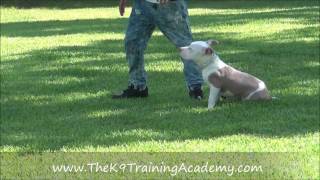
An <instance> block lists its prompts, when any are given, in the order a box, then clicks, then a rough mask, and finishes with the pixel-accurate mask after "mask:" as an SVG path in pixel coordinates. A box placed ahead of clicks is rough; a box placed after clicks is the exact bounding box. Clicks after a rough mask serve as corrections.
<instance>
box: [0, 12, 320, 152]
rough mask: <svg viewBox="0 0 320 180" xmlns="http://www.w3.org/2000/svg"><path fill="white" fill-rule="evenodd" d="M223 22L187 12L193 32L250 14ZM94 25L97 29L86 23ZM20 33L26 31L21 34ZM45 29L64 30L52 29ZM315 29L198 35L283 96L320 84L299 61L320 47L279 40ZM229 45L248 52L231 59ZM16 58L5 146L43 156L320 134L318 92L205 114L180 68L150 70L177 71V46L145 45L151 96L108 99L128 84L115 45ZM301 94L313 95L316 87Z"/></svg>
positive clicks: (84, 27)
mask: <svg viewBox="0 0 320 180" xmlns="http://www.w3.org/2000/svg"><path fill="white" fill-rule="evenodd" d="M306 11H307V10H306ZM299 12H300V11H299ZM299 12H298V14H299ZM270 16H272V17H274V18H275V17H277V15H274V16H273V15H272V14H271V15H270ZM291 16H292V15H291V13H290V17H291ZM223 17H224V16H220V15H216V16H202V17H198V16H193V17H192V19H193V22H194V23H193V25H194V26H203V25H204V24H203V23H205V22H208V21H211V20H212V22H213V23H217V24H219V23H223V21H225V20H226V21H232V20H233V22H234V23H241V22H242V21H243V19H246V20H247V21H251V20H252V19H250V18H253V17H254V15H252V17H251V15H250V16H249V15H243V16H242V15H228V16H226V17H225V18H226V19H223ZM249 17H250V18H249ZM199 18H201V19H205V21H203V20H201V21H200V19H199ZM265 18H267V17H265ZM125 22H126V21H125V20H123V19H114V20H104V19H96V20H93V21H87V20H79V21H66V22H65V21H63V22H34V23H24V22H20V23H9V24H4V26H3V27H2V28H3V29H4V30H3V31H2V32H1V33H3V34H2V35H4V36H10V37H15V36H22V37H34V36H51V35H59V34H72V33H95V32H98V33H101V32H120V30H119V31H117V30H116V31H114V28H117V29H118V28H119V29H123V28H124V27H125ZM91 23H93V24H97V26H93V27H92V26H91V25H92V24H91ZM106 24H107V25H106ZM50 26H51V27H50ZM18 27H23V28H24V29H25V33H23V31H22V30H19V28H18ZM89 27H90V28H89ZM16 28H18V29H16ZM50 28H52V29H55V28H56V29H60V30H59V31H55V30H52V31H49V30H48V29H50ZM31 29H32V30H33V31H31ZM313 30H314V29H310V28H303V29H299V30H287V31H283V32H279V33H276V34H273V35H272V36H270V37H267V38H266V37H262V38H261V37H260V38H255V39H252V38H243V39H241V40H234V39H232V38H230V37H232V35H233V34H232V33H230V34H218V33H214V32H202V33H195V34H194V36H195V38H197V39H209V38H212V37H214V38H216V39H219V40H220V41H221V42H224V44H223V45H222V46H220V47H218V49H219V50H221V57H222V59H224V60H225V61H226V62H227V63H231V64H232V65H233V66H235V67H238V68H241V69H242V70H245V71H248V72H250V73H252V74H254V75H257V76H258V77H260V78H261V79H263V80H265V81H266V82H267V84H268V85H269V88H270V89H271V91H276V90H277V91H278V90H279V91H281V90H282V89H295V88H299V86H300V85H299V84H298V85H297V82H308V81H312V82H313V81H317V80H318V76H317V75H318V74H319V68H318V66H306V64H305V63H306V62H310V63H313V62H317V59H318V57H319V54H318V53H319V50H317V49H318V47H319V44H318V42H317V41H311V42H304V41H284V42H279V41H277V40H278V37H285V39H287V40H290V39H291V38H293V37H294V36H291V35H292V34H295V35H298V36H299V37H304V34H305V33H308V32H311V31H313ZM300 31H301V32H300ZM265 39H268V41H264V40H265ZM163 46H165V47H163ZM172 47H173V46H172ZM224 49H225V50H224ZM229 49H237V50H245V51H243V52H239V53H238V52H237V53H230V54H228V53H227V52H228V50H229ZM155 54H156V55H155ZM224 54H226V55H224ZM158 55H159V56H158ZM18 56H20V58H19V59H18V60H15V59H8V58H10V57H7V58H6V59H5V61H3V62H1V66H2V70H3V71H2V72H1V75H2V84H1V121H2V122H1V134H2V136H1V145H2V146H17V147H22V148H24V150H30V151H42V150H59V149H61V148H81V147H84V146H93V147H97V146H104V147H105V146H114V145H125V144H130V143H136V142H138V141H140V142H141V141H151V140H166V141H178V140H182V141H183V140H187V139H210V138H217V137H222V136H228V135H235V134H252V135H257V136H267V137H274V136H278V137H279V136H280V137H291V136H295V135H300V134H305V133H312V132H318V131H319V126H318V122H319V121H318V117H319V98H318V97H319V92H316V93H314V92H311V93H309V94H308V93H303V92H301V90H297V91H296V92H297V93H286V92H284V94H285V96H281V97H280V98H281V99H280V100H279V101H273V102H260V103H257V102H247V103H243V102H222V103H220V104H219V105H218V106H217V108H216V109H215V110H214V111H207V110H206V108H205V107H206V101H201V102H195V101H193V100H190V99H189V98H188V97H187V92H186V89H185V85H184V81H183V75H182V72H181V68H180V70H179V69H177V67H174V68H173V69H172V70H167V71H163V70H161V69H157V67H154V66H155V64H156V63H159V65H158V66H163V65H164V64H165V63H166V62H168V63H169V64H174V65H175V64H176V63H175V61H176V62H177V63H178V62H179V58H178V55H177V54H176V53H175V51H174V48H171V47H170V46H168V43H167V40H165V39H164V38H163V37H159V36H156V37H154V38H153V39H152V40H151V42H150V45H149V47H148V50H147V52H146V56H147V57H148V56H152V58H146V65H147V70H148V74H149V79H150V82H149V88H150V97H149V98H147V99H135V100H120V101H115V100H112V99H110V95H111V91H113V90H115V89H118V88H122V87H124V86H125V85H126V79H127V67H126V66H127V65H126V62H125V60H124V53H123V42H122V41H121V40H104V41H95V42H93V43H92V44H89V45H87V46H64V47H58V48H52V49H43V50H34V51H31V52H28V53H25V54H19V55H18ZM258 62H259V63H258ZM161 63H164V64H161ZM168 63H167V65H168ZM181 67H182V65H181ZM306 88H308V89H309V90H311V91H315V90H314V89H315V88H317V87H316V86H312V87H308V86H307V87H306ZM276 95H277V94H276Z"/></svg>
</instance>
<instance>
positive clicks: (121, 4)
mask: <svg viewBox="0 0 320 180" xmlns="http://www.w3.org/2000/svg"><path fill="white" fill-rule="evenodd" d="M126 5H127V0H120V2H119V12H120V15H121V16H123V15H124V12H125V9H126Z"/></svg>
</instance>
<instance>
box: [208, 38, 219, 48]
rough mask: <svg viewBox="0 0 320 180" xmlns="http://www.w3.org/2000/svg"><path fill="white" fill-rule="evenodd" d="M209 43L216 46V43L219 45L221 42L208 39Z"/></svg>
mask: <svg viewBox="0 0 320 180" xmlns="http://www.w3.org/2000/svg"><path fill="white" fill-rule="evenodd" d="M207 43H208V44H209V45H210V46H215V45H218V44H219V41H217V40H212V39H210V40H208V41H207Z"/></svg>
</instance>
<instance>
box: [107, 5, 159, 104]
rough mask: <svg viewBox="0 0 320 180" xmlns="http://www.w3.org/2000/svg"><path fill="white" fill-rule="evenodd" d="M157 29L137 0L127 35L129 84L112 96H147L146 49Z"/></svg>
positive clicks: (117, 97)
mask: <svg viewBox="0 0 320 180" xmlns="http://www.w3.org/2000/svg"><path fill="white" fill-rule="evenodd" d="M154 29H155V25H154V23H153V19H152V18H151V17H150V16H149V15H148V14H147V12H146V8H145V7H144V4H143V2H142V1H140V0H137V1H135V5H134V6H133V8H132V12H131V15H130V18H129V25H128V28H127V32H126V36H125V51H126V59H127V61H128V65H129V86H128V89H125V90H124V91H122V92H121V93H119V94H114V95H113V96H112V98H114V99H119V98H131V97H147V96H148V88H147V73H146V71H145V68H144V50H145V49H146V47H147V43H148V40H149V39H150V37H151V35H152V32H153V31H154Z"/></svg>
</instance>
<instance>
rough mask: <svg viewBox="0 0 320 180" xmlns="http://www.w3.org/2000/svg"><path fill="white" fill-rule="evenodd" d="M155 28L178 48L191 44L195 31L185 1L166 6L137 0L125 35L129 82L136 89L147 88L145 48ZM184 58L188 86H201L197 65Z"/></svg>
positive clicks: (178, 0)
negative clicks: (193, 31)
mask: <svg viewBox="0 0 320 180" xmlns="http://www.w3.org/2000/svg"><path fill="white" fill-rule="evenodd" d="M155 27H158V28H159V29H160V31H161V32H162V33H163V34H164V35H165V36H166V37H167V38H168V39H169V40H170V41H171V42H172V43H173V44H174V45H175V46H176V47H183V46H187V45H189V44H190V43H191V42H192V34H191V31H190V27H189V19H188V10H187V4H186V2H185V0H176V1H173V2H169V3H168V4H165V5H159V4H153V3H150V2H147V1H145V0H135V3H134V6H133V8H132V12H131V15H130V19H129V25H128V29H127V32H126V37H125V49H126V58H127V61H128V64H129V84H132V85H134V87H135V88H139V89H144V88H145V86H146V83H147V74H146V71H145V67H144V50H145V49H146V47H147V43H148V40H149V39H150V37H151V35H152V32H153V31H154V29H155ZM182 61H183V64H184V75H185V79H186V82H187V85H188V87H189V88H190V89H193V88H195V87H200V86H201V84H202V83H203V79H202V75H201V72H200V71H199V69H198V67H197V66H196V65H195V64H194V63H193V62H192V61H188V60H184V59H182Z"/></svg>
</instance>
